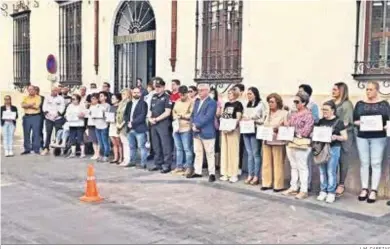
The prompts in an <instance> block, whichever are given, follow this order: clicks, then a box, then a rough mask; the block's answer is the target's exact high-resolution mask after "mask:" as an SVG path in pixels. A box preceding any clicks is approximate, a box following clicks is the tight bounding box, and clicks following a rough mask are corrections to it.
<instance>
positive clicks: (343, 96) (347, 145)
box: [332, 82, 354, 197]
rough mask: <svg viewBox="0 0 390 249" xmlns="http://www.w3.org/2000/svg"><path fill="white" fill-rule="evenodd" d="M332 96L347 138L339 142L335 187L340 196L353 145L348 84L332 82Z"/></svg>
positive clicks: (351, 108) (351, 111) (351, 110)
mask: <svg viewBox="0 0 390 249" xmlns="http://www.w3.org/2000/svg"><path fill="white" fill-rule="evenodd" d="M332 98H333V101H334V103H335V104H336V116H337V117H338V118H339V119H340V120H342V121H344V125H345V127H346V131H347V135H348V139H347V140H346V141H343V142H341V152H340V159H339V165H340V179H339V185H338V186H337V189H336V195H337V196H339V197H340V196H342V195H343V194H344V191H345V186H344V183H345V179H346V178H347V173H348V167H349V165H350V162H349V161H348V158H349V157H348V153H349V152H350V151H351V149H352V146H353V140H354V139H353V138H354V131H353V104H352V102H351V101H350V100H349V94H348V86H347V84H345V83H344V82H338V83H336V84H334V86H333V89H332Z"/></svg>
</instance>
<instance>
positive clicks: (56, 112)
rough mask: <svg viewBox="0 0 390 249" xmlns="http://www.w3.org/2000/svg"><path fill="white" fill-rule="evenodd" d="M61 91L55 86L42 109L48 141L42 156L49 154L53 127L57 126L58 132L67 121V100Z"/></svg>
mask: <svg viewBox="0 0 390 249" xmlns="http://www.w3.org/2000/svg"><path fill="white" fill-rule="evenodd" d="M59 93H60V89H59V88H58V87H53V88H52V89H51V94H50V95H49V96H47V97H46V98H45V101H44V102H43V107H42V110H43V113H44V115H45V127H46V141H45V143H44V146H43V151H42V153H41V155H42V156H45V155H47V154H48V152H49V148H50V142H51V135H52V132H53V128H55V132H56V133H57V131H58V130H59V129H61V128H62V125H63V124H64V123H65V120H64V117H63V115H64V112H65V100H64V98H63V97H62V96H60V95H59Z"/></svg>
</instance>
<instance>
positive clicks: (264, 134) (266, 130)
mask: <svg viewBox="0 0 390 249" xmlns="http://www.w3.org/2000/svg"><path fill="white" fill-rule="evenodd" d="M273 135H274V130H273V128H272V127H266V126H258V127H257V132H256V138H257V139H261V140H267V141H272V140H273Z"/></svg>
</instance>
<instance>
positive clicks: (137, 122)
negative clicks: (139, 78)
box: [124, 87, 148, 169]
mask: <svg viewBox="0 0 390 249" xmlns="http://www.w3.org/2000/svg"><path fill="white" fill-rule="evenodd" d="M132 92H133V93H132V94H133V100H132V101H130V102H129V103H128V104H127V106H126V110H125V114H124V116H125V117H124V120H125V123H126V126H127V132H128V139H129V144H130V163H129V165H128V167H134V166H136V163H135V161H136V158H137V156H136V153H137V144H138V148H139V149H140V153H141V163H140V165H139V167H140V168H143V169H146V160H147V157H148V151H147V149H146V147H145V144H146V141H147V139H146V132H147V131H148V126H147V125H146V115H147V114H148V105H147V103H146V102H145V101H144V100H143V98H141V89H140V88H138V87H137V88H134V89H133V91H132Z"/></svg>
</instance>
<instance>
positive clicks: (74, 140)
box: [63, 94, 85, 158]
mask: <svg viewBox="0 0 390 249" xmlns="http://www.w3.org/2000/svg"><path fill="white" fill-rule="evenodd" d="M80 101H81V96H80V95H78V94H73V96H72V102H71V103H70V104H69V106H68V108H67V109H66V113H65V118H66V120H67V122H68V124H69V140H70V144H71V154H70V155H69V156H68V158H74V157H76V146H77V145H79V146H80V158H84V157H85V150H84V131H85V128H84V125H85V123H84V122H85V121H84V116H85V106H84V105H83V104H80ZM63 143H64V144H65V142H64V141H63Z"/></svg>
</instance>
